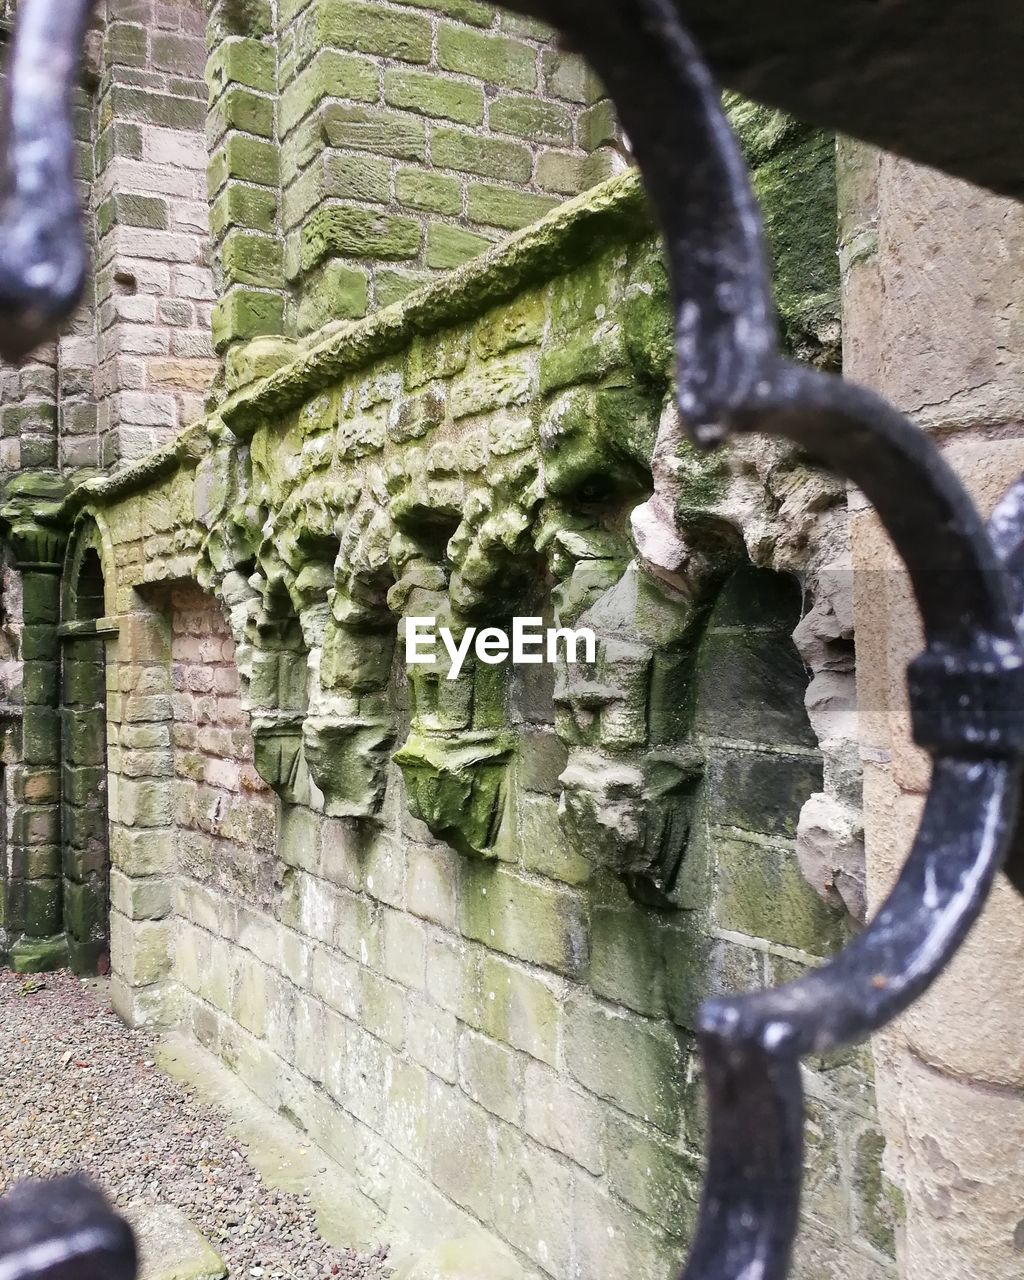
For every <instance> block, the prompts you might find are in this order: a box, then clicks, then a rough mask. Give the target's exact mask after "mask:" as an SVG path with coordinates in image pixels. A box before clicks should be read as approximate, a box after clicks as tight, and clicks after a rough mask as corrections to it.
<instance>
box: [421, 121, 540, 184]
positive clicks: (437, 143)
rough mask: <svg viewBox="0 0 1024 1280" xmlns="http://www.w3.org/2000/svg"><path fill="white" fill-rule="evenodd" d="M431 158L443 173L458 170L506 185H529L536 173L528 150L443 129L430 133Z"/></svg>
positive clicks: (510, 143) (493, 139)
mask: <svg viewBox="0 0 1024 1280" xmlns="http://www.w3.org/2000/svg"><path fill="white" fill-rule="evenodd" d="M430 155H431V159H432V160H433V162H434V164H435V165H438V166H440V167H441V168H442V169H458V170H459V171H460V172H462V173H475V174H477V175H479V176H480V177H481V178H495V179H500V180H502V181H504V182H513V183H526V182H529V180H530V174H531V173H532V171H533V157H532V155H531V154H530V150H529V148H528V147H524V146H522V145H521V144H520V143H518V142H506V141H505V140H504V139H502V138H483V137H479V136H477V135H476V134H473V133H462V132H461V131H460V130H458V129H448V128H445V127H443V126H434V127H433V128H432V129H431V132H430Z"/></svg>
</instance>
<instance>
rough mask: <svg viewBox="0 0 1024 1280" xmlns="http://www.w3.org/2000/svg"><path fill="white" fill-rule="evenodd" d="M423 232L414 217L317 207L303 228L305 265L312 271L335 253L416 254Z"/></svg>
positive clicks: (393, 256)
mask: <svg viewBox="0 0 1024 1280" xmlns="http://www.w3.org/2000/svg"><path fill="white" fill-rule="evenodd" d="M422 234H423V232H422V229H421V227H420V224H419V223H418V222H417V221H415V220H414V219H413V218H402V217H396V216H394V215H392V214H385V213H375V212H373V211H372V210H370V209H355V208H345V207H343V206H339V205H328V206H326V207H324V208H321V209H318V210H317V211H316V213H314V214H313V216H312V217H311V218H310V219H309V221H308V222H307V223H306V225H305V226H304V227H303V228H302V241H301V254H302V267H303V270H305V271H309V270H310V269H311V268H313V267H315V266H316V265H317V264H318V263H320V262H322V261H323V259H324V258H328V257H332V256H338V257H342V258H345V257H348V258H365V257H373V258H378V259H384V260H387V261H396V260H400V259H403V258H415V257H416V255H417V254H418V253H419V250H420V241H421V238H422Z"/></svg>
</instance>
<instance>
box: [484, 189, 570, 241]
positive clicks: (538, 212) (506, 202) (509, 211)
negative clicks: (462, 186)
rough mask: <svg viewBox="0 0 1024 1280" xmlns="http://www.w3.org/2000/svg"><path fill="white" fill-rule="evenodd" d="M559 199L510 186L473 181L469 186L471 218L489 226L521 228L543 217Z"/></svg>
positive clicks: (554, 206) (513, 229)
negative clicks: (513, 188)
mask: <svg viewBox="0 0 1024 1280" xmlns="http://www.w3.org/2000/svg"><path fill="white" fill-rule="evenodd" d="M557 205H558V201H557V200H554V199H550V198H549V197H547V196H535V195H531V194H530V193H529V192H526V191H509V189H508V188H507V187H494V186H485V185H481V184H476V183H473V184H471V185H470V187H469V203H468V212H469V218H470V221H471V222H480V223H483V225H484V226H488V227H504V228H505V229H507V230H510V231H517V230H518V229H519V228H520V227H527V226H529V225H530V223H532V222H536V221H538V219H540V218H543V217H544V215H545V214H547V213H550V212H551V210H552V209H554V208H556V207H557Z"/></svg>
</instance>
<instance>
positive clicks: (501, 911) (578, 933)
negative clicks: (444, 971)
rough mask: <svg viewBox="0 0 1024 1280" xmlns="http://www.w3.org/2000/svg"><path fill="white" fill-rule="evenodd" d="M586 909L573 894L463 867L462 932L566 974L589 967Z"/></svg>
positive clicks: (501, 871) (505, 873)
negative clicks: (464, 875) (464, 874)
mask: <svg viewBox="0 0 1024 1280" xmlns="http://www.w3.org/2000/svg"><path fill="white" fill-rule="evenodd" d="M585 912H586V907H585V903H584V902H583V900H582V899H581V898H580V896H579V895H578V894H576V893H575V892H574V891H573V890H571V889H568V888H564V887H561V886H556V885H541V884H535V883H533V882H532V881H528V880H525V879H523V878H522V877H520V876H519V875H517V874H516V873H515V872H514V871H511V870H508V869H506V868H504V867H490V866H487V865H485V864H479V863H471V864H467V867H466V879H465V880H464V882H463V897H462V902H461V903H460V916H461V926H462V932H463V933H464V934H465V936H466V937H468V938H473V939H475V940H476V941H478V942H485V943H487V944H488V945H489V946H491V947H494V948H496V949H497V950H499V951H504V952H505V953H506V954H508V955H512V956H515V957H517V958H519V959H521V960H529V961H531V962H532V963H534V964H540V965H543V966H544V967H546V968H550V969H554V970H555V971H556V972H559V973H565V974H579V973H581V972H582V971H583V970H584V969H585V968H586V964H587V929H586V915H585Z"/></svg>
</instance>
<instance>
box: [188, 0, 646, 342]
mask: <svg viewBox="0 0 1024 1280" xmlns="http://www.w3.org/2000/svg"><path fill="white" fill-rule="evenodd" d="M209 41H210V46H211V57H210V63H209V67H208V72H207V77H208V80H209V83H210V89H211V109H210V122H209V128H208V140H209V143H210V147H211V157H210V165H209V179H210V198H211V200H212V202H213V205H212V227H213V233H214V240H215V245H216V248H217V262H218V268H219V271H220V274H221V294H222V297H221V301H220V303H219V305H218V309H217V317H216V323H215V330H214V333H215V340H216V343H217V346H218V349H219V350H225V349H226V348H228V347H229V346H230V345H231V344H232V343H233V342H235V341H239V340H246V339H250V338H253V337H256V336H259V335H266V334H285V335H289V336H292V337H294V336H296V335H300V336H301V335H304V334H308V333H310V332H312V331H315V330H317V329H319V328H320V327H321V326H322V325H323V324H325V323H327V322H328V321H331V320H351V319H358V318H359V317H361V316H364V315H366V314H368V313H369V312H370V311H372V310H373V309H374V308H376V307H382V306H386V305H388V304H389V303H391V302H394V301H396V300H398V299H399V298H402V297H404V296H405V295H406V294H408V293H409V292H410V291H411V290H413V289H415V288H416V287H417V286H418V285H420V284H422V283H424V282H425V281H426V280H427V279H429V278H430V276H431V274H433V273H436V272H439V271H445V270H448V269H449V268H451V267H455V266H458V265H459V264H460V263H462V262H465V261H467V260H468V259H470V258H472V257H475V256H476V255H477V254H479V253H481V252H482V251H483V250H485V249H487V248H489V247H490V245H491V244H492V243H493V242H494V241H495V240H499V239H502V238H503V237H504V236H505V235H506V234H507V233H508V231H509V230H515V229H518V228H520V227H523V226H526V225H527V224H528V223H531V222H534V221H535V220H536V219H537V218H539V217H540V216H541V215H542V214H544V213H546V212H548V211H549V210H550V209H552V208H554V207H555V205H557V204H558V203H559V202H560V201H561V200H563V199H564V198H565V197H566V196H568V195H574V194H577V193H578V192H580V191H582V190H584V189H585V188H586V187H587V186H590V185H592V184H593V183H594V182H596V181H598V180H600V179H601V178H603V177H606V176H608V175H609V174H610V173H611V172H613V171H614V170H615V168H616V167H621V165H622V164H623V161H622V159H621V157H620V156H619V155H618V153H617V151H616V147H617V146H618V145H619V138H618V132H617V129H616V126H615V122H614V119H613V117H612V114H611V112H610V111H609V108H608V103H607V102H606V101H604V100H602V92H601V88H600V85H599V84H598V83H597V81H596V79H595V77H594V76H593V75H592V73H591V72H590V71H589V70H588V69H587V67H586V66H585V65H584V63H583V62H582V60H581V59H579V58H577V57H575V56H573V55H570V54H567V53H564V52H562V51H561V50H560V49H559V48H558V47H557V43H556V42H555V39H554V33H553V32H552V31H550V30H549V29H548V28H547V27H544V26H542V25H541V24H540V23H538V22H534V21H531V20H529V19H526V18H523V17H520V16H518V15H515V14H512V13H509V12H508V11H505V10H501V9H499V8H498V7H497V6H495V5H493V4H489V3H480V2H478V0H453V2H449V0H444V2H442V0H438V3H435V4H430V3H425V2H424V0H412V2H411V3H392V2H391V0H374V2H373V3H366V2H365V0H288V2H287V3H280V4H277V5H271V4H270V3H269V0H268V2H267V3H263V4H255V5H248V6H242V7H240V6H238V5H237V4H233V3H231V2H230V0H219V3H218V4H216V5H215V6H214V7H213V13H212V18H211V23H210V31H209Z"/></svg>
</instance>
